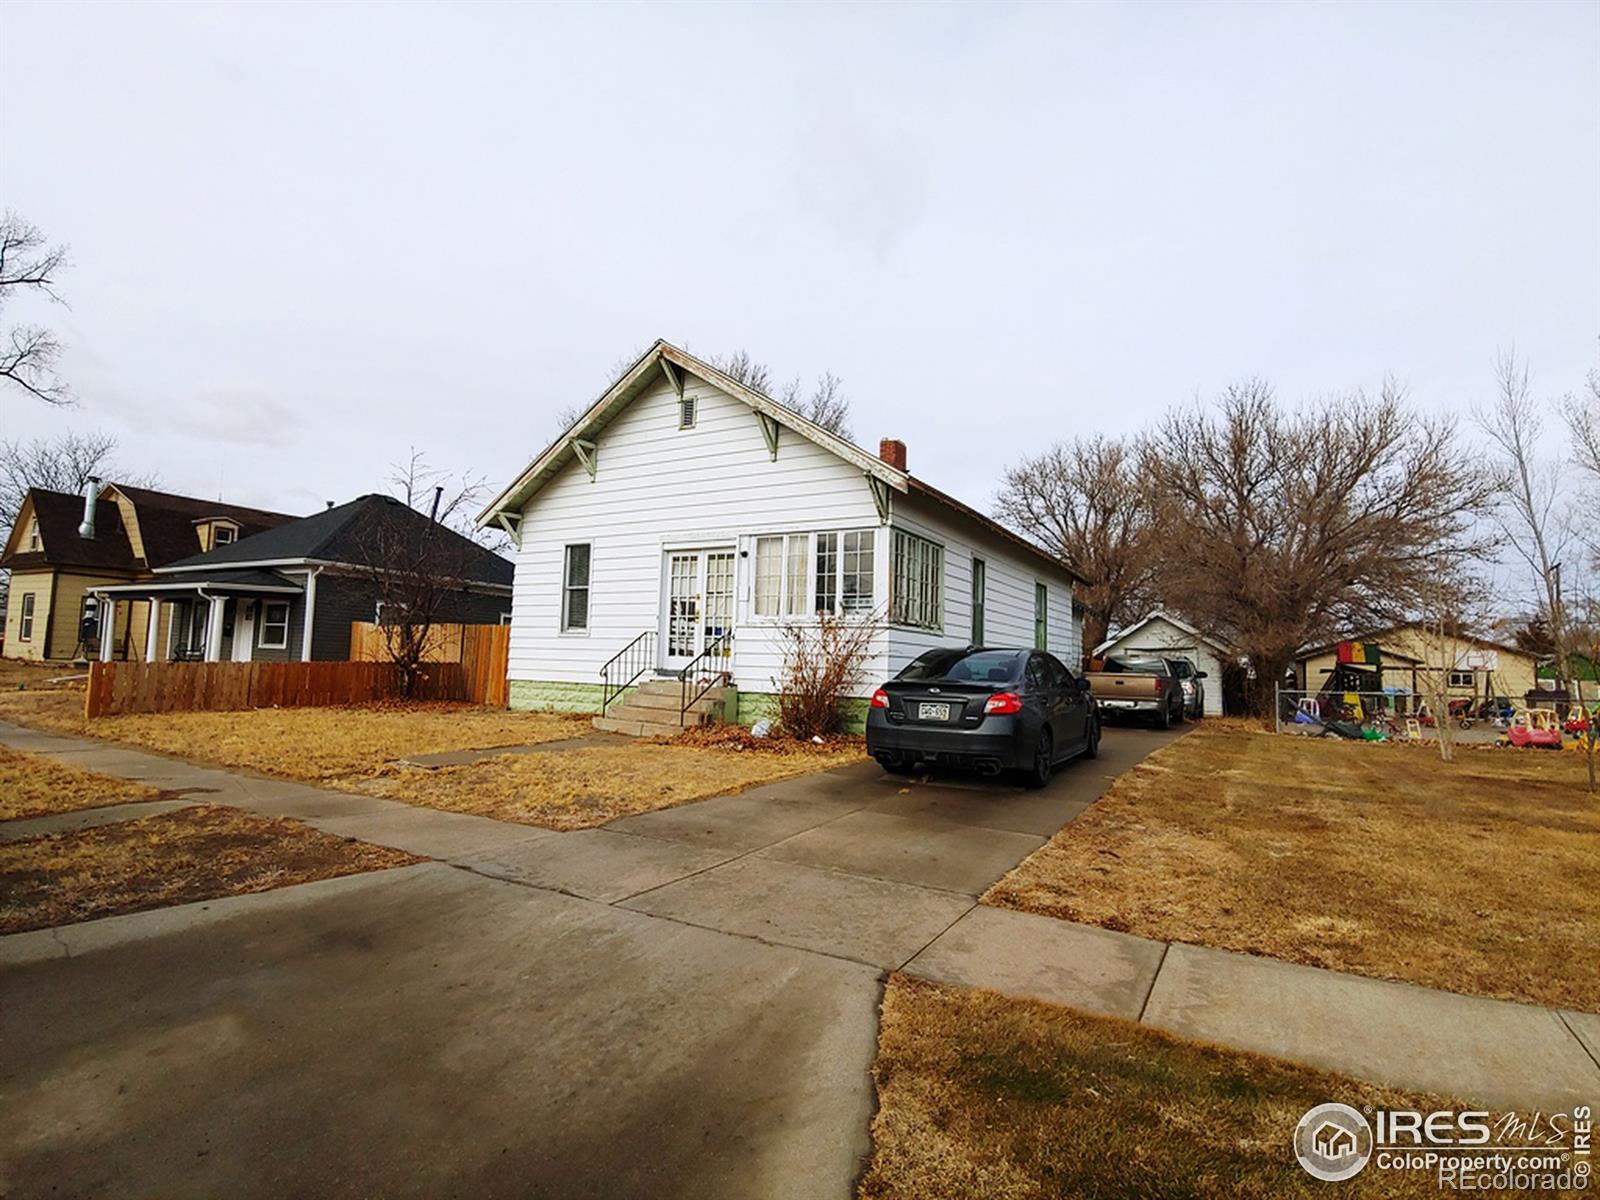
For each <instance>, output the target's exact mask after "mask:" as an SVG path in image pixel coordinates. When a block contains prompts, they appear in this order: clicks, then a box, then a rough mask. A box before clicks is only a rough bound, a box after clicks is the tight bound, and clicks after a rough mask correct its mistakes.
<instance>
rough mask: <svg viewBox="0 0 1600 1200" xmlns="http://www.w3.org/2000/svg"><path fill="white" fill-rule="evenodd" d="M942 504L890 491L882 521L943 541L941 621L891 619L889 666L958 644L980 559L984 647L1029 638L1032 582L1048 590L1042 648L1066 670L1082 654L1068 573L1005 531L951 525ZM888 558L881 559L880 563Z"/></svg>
mask: <svg viewBox="0 0 1600 1200" xmlns="http://www.w3.org/2000/svg"><path fill="white" fill-rule="evenodd" d="M947 511H948V510H947V509H944V508H942V507H935V506H934V505H933V504H931V503H928V502H925V501H922V500H918V499H914V498H912V497H909V496H902V495H899V494H896V495H895V496H894V497H893V498H892V500H891V502H890V524H891V525H892V526H895V527H898V528H901V529H905V530H906V531H908V532H910V533H915V534H918V535H920V536H922V537H925V538H928V539H930V540H931V541H935V542H938V543H939V544H940V545H942V546H943V547H944V628H943V629H942V630H940V631H932V630H926V629H911V628H906V627H904V626H899V625H895V626H891V627H890V629H889V666H890V668H891V673H892V672H893V671H898V670H899V669H900V668H901V667H903V666H905V665H906V663H908V662H910V661H911V660H912V659H913V658H915V657H916V656H917V655H919V654H921V653H922V652H923V651H925V650H931V649H933V648H934V647H936V646H964V645H966V644H967V642H968V641H970V640H971V636H972V559H973V557H974V556H976V557H978V558H981V559H983V560H984V564H985V580H986V585H985V588H984V594H985V600H984V620H983V640H984V642H985V643H986V644H987V645H990V646H1031V645H1033V599H1034V591H1033V589H1034V584H1036V583H1043V584H1045V585H1046V587H1047V588H1048V589H1049V609H1048V625H1047V636H1048V640H1049V650H1050V652H1051V653H1052V654H1054V655H1055V656H1056V657H1057V658H1059V659H1060V660H1061V661H1062V662H1064V663H1066V664H1067V665H1068V666H1069V667H1071V668H1072V669H1073V670H1077V669H1078V666H1079V663H1080V660H1081V658H1082V653H1083V650H1082V648H1083V625H1082V622H1081V621H1078V620H1074V619H1073V616H1072V578H1071V576H1070V575H1068V574H1067V573H1066V572H1065V571H1061V570H1053V569H1052V568H1051V567H1050V566H1049V564H1048V563H1045V562H1043V561H1041V560H1039V559H1036V558H1032V557H1031V556H1028V555H1026V554H1025V553H1024V552H1020V551H1018V550H1017V549H1015V548H1014V546H1013V544H1012V543H1011V542H1010V541H1009V540H1008V539H1005V538H1002V537H999V536H997V535H995V534H992V533H988V532H986V531H983V530H981V528H980V527H978V526H977V525H976V524H975V523H971V522H966V521H963V522H962V524H961V526H960V527H958V526H957V525H956V524H955V521H954V520H952V519H951V518H950V517H948V516H946V515H945V513H946V512H947ZM887 566H888V563H887V562H885V567H886V568H887Z"/></svg>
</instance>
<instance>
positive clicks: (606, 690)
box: [600, 629, 656, 717]
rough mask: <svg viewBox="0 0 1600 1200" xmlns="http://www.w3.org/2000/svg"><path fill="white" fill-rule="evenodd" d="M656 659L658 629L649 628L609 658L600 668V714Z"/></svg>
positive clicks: (602, 714)
mask: <svg viewBox="0 0 1600 1200" xmlns="http://www.w3.org/2000/svg"><path fill="white" fill-rule="evenodd" d="M655 661H656V631H655V630H654V629H647V630H645V631H644V632H643V633H641V634H640V635H639V636H638V637H636V638H634V639H633V641H631V642H629V643H628V644H627V645H626V646H624V647H623V648H622V649H621V650H618V651H617V652H616V653H615V654H613V655H612V656H611V657H610V658H608V659H607V660H606V662H605V665H603V666H602V667H601V668H600V715H601V716H602V717H603V716H605V715H606V709H607V707H609V706H610V704H611V702H612V701H613V700H615V699H616V698H617V697H618V696H620V695H622V693H623V692H625V691H627V690H628V688H629V687H631V686H632V685H633V681H634V680H635V679H637V678H639V676H641V675H643V674H644V673H645V672H646V671H648V670H649V669H650V668H651V667H652V666H654V665H655Z"/></svg>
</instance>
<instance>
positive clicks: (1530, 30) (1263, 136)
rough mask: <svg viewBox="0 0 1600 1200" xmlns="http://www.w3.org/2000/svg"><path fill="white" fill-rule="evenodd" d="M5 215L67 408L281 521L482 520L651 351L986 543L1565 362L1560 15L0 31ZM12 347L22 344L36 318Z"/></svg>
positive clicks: (71, 16) (394, 10)
mask: <svg viewBox="0 0 1600 1200" xmlns="http://www.w3.org/2000/svg"><path fill="white" fill-rule="evenodd" d="M0 45H3V46H4V51H3V54H0V204H3V205H5V206H8V207H11V208H14V209H16V210H17V211H19V212H20V213H22V214H23V215H25V216H26V217H27V218H29V219H30V220H32V221H34V222H35V223H37V224H39V225H41V226H42V227H44V229H45V230H46V231H47V232H48V233H49V234H50V235H51V237H53V238H55V239H57V240H59V241H63V242H67V243H69V244H70V245H71V249H72V258H73V263H74V265H73V268H72V270H71V272H70V273H69V274H68V275H67V276H66V279H65V293H66V295H67V297H68V299H69V301H70V303H71V310H70V311H67V310H64V309H50V310H48V311H46V312H44V313H43V314H42V315H43V317H44V318H45V319H47V320H49V321H50V322H52V323H53V325H54V327H55V328H56V329H57V330H58V332H59V333H60V334H61V336H62V337H63V338H64V339H65V340H66V341H68V342H69V343H70V345H71V352H70V355H69V357H68V358H67V360H66V363H65V366H66V370H67V373H68V375H69V377H70V380H71V382H72V383H73V385H74V386H75V387H76V389H77V391H78V393H79V394H80V396H81V397H82V404H81V406H80V407H79V408H77V409H76V410H73V411H71V412H66V413H63V412H57V411H52V410H49V409H46V408H44V407H43V406H41V405H39V404H37V403H36V402H34V401H32V400H30V399H28V398H26V397H23V396H22V395H21V394H20V393H17V392H14V391H10V392H6V393H4V394H0V427H3V433H4V434H5V435H6V436H14V435H17V434H22V435H32V434H49V433H51V432H53V431H56V430H59V429H61V428H65V427H81V428H103V429H106V430H109V431H112V432H114V433H116V434H117V435H118V436H119V437H120V438H121V439H122V442H123V453H122V458H123V460H124V462H125V463H126V464H127V465H128V466H130V467H137V468H139V469H141V470H149V471H156V472H159V474H160V475H161V476H162V478H163V479H164V481H165V482H166V483H167V485H168V486H169V487H171V488H172V489H174V490H180V491H186V492H192V493H197V494H203V495H214V494H216V493H217V491H218V489H219V487H220V489H221V491H222V493H223V495H224V496H225V497H226V498H228V499H230V500H234V501H237V502H240V503H254V504H260V505H265V506H270V507H277V508H283V509H287V510H290V511H296V512H303V511H309V510H310V509H312V508H314V507H317V506H319V505H320V503H321V501H322V500H323V499H325V498H328V499H338V500H342V499H346V498H348V497H350V496H352V495H355V494H358V493H360V492H363V491H369V490H374V489H376V488H378V487H380V486H381V485H382V478H383V476H384V474H385V472H386V464H388V463H389V462H391V461H393V460H395V459H397V458H400V457H402V456H403V455H404V453H405V450H406V447H407V446H408V445H409V444H411V443H413V442H414V443H416V444H417V445H419V446H420V447H423V448H425V449H426V450H427V452H428V453H429V455H430V456H431V457H432V458H433V459H434V460H435V461H436V462H437V463H438V464H439V465H441V466H446V467H450V468H453V469H457V470H460V469H470V470H473V471H477V472H481V473H483V474H486V475H488V476H490V477H491V478H492V479H494V480H495V481H496V482H497V483H498V482H501V481H503V480H504V479H505V478H507V477H508V476H509V475H511V474H512V473H514V472H515V471H517V470H519V469H520V468H521V467H522V466H523V465H524V464H525V462H526V461H527V459H528V458H530V457H531V456H532V454H533V453H535V452H536V451H537V450H538V449H539V448H540V447H541V446H542V445H543V444H544V442H545V441H546V440H547V438H548V436H549V435H551V434H552V433H553V432H554V426H555V414H556V413H557V412H558V411H559V410H561V409H562V408H564V407H566V406H568V405H570V404H573V403H581V402H586V401H588V400H590V399H592V398H593V397H594V396H595V395H596V394H597V393H598V392H599V391H600V390H601V389H602V388H603V386H604V385H605V384H606V383H607V382H608V381H609V380H608V376H609V372H610V370H611V368H612V366H613V364H614V363H616V361H617V360H618V359H619V358H621V357H622V356H623V355H625V354H628V353H630V352H632V351H634V350H637V349H639V348H641V347H642V346H644V345H645V344H647V343H648V342H649V341H650V340H651V339H652V338H654V337H657V336H663V337H666V338H669V339H671V340H673V341H676V342H678V343H680V344H685V345H687V346H688V347H689V349H690V350H692V351H694V352H696V353H700V354H702V355H711V354H716V353H721V352H726V351H730V350H734V349H737V348H740V347H745V348H748V349H749V350H750V351H751V352H752V353H753V354H754V355H756V356H757V357H758V358H761V359H764V360H766V361H767V362H769V363H770V364H771V366H772V367H773V368H774V370H775V372H776V373H777V374H778V375H780V376H788V375H790V374H794V373H803V374H806V375H807V376H810V375H813V374H815V373H816V372H818V371H821V370H823V369H831V370H832V371H834V372H835V373H837V374H839V375H841V376H843V378H844V380H845V384H846V390H847V392H848V393H849V395H850V396H851V397H852V399H853V401H854V426H855V433H856V436H857V440H858V441H861V442H862V443H864V444H867V445H872V446H875V445H876V439H877V438H879V437H880V436H889V435H893V436H899V437H901V438H903V439H905V440H906V442H907V443H908V444H909V446H910V459H911V467H912V469H913V470H914V471H915V472H916V473H918V474H921V475H923V476H924V477H925V478H927V479H928V480H929V481H931V482H933V483H935V484H938V485H940V486H943V487H945V488H947V489H948V490H951V491H954V492H956V493H957V494H959V495H961V496H962V497H963V498H964V499H967V500H969V501H971V502H974V503H978V504H985V505H986V504H987V503H988V500H989V498H990V496H991V494H992V490H993V484H994V480H995V478H996V476H997V475H998V473H999V472H1000V470H1001V469H1002V468H1003V467H1004V466H1005V464H1007V463H1008V462H1009V461H1011V460H1012V459H1014V458H1015V457H1016V456H1017V455H1018V454H1019V453H1021V452H1023V451H1025V450H1028V449H1033V448H1036V447H1039V446H1041V445H1043V444H1044V443H1046V442H1048V441H1050V440H1052V439H1054V438H1056V437H1059V436H1065V435H1068V434H1071V433H1074V432H1077V431H1083V430H1104V431H1108V432H1117V431H1124V430H1131V429H1134V428H1136V427H1137V426H1138V425H1139V424H1141V423H1143V422H1145V421H1146V420H1148V419H1150V418H1151V417H1152V416H1154V415H1155V414H1157V413H1159V412H1160V411H1161V410H1162V409H1163V408H1165V407H1166V406H1168V405H1170V404H1172V403H1182V402H1185V401H1187V400H1189V399H1190V398H1192V397H1193V396H1195V395H1196V394H1199V395H1201V396H1209V395H1212V394H1214V393H1215V392H1216V391H1217V390H1218V389H1219V388H1221V387H1222V386H1223V385H1224V384H1226V383H1227V382H1229V381H1231V380H1235V379H1239V378H1242V377H1245V376H1249V375H1260V376H1264V377H1266V378H1268V379H1270V380H1272V381H1273V382H1274V383H1275V384H1276V386H1277V388H1278V390H1279V392H1280V394H1281V395H1283V396H1285V397H1289V398H1304V397H1310V396H1316V395H1321V394H1327V393H1333V392H1338V391H1343V390H1345V389H1349V388H1352V387H1357V386H1366V387H1375V386H1376V385H1377V384H1378V383H1379V382H1380V381H1381V379H1382V377H1383V376H1384V375H1385V373H1391V372H1392V373H1394V374H1395V375H1397V376H1398V377H1400V378H1401V379H1402V380H1403V381H1405V382H1406V383H1407V384H1409V386H1410V388H1411V390H1412V394H1413V396H1414V397H1415V398H1416V399H1417V400H1418V401H1419V402H1420V403H1423V404H1426V405H1428V406H1445V407H1449V408H1452V409H1456V410H1459V411H1462V412H1463V413H1464V412H1465V411H1466V409H1467V407H1468V405H1469V404H1470V403H1471V402H1472V401H1473V400H1475V399H1482V398H1484V397H1486V396H1487V395H1488V393H1489V390H1490V387H1491V384H1492V377H1491V367H1492V363H1493V359H1494V356H1495V353H1496V350H1497V348H1499V347H1502V346H1507V345H1510V344H1511V343H1513V342H1514V343H1515V344H1516V346H1517V348H1518V350H1519V352H1520V353H1521V354H1522V355H1523V356H1524V357H1525V358H1526V359H1527V360H1528V361H1529V362H1530V363H1531V364H1532V366H1533V370H1534V384H1535V387H1536V389H1538V390H1539V391H1540V392H1542V393H1548V394H1551V395H1557V394H1559V393H1561V392H1564V391H1568V390H1571V389H1573V388H1575V387H1577V386H1578V385H1579V383H1580V382H1581V380H1582V377H1583V373H1584V371H1585V370H1586V369H1588V368H1589V367H1592V366H1594V365H1596V364H1597V363H1600V341H1597V337H1600V69H1597V68H1600V4H1595V3H1592V2H1591V3H1564V4H1538V3H1515V4H1506V5H1498V4H1476V5H1447V4H1420V3H1419V4H1384V5H1379V4H1337V5H1335V4H1328V5H1298V4H1297V5H1279V6H1269V5H1261V4H1257V5H1245V6H1238V7H1229V6H1225V5H1219V4H1205V5H1172V6H1164V5H1158V4H1152V3H1144V4H1129V5H1121V6H1091V5H1078V6H1071V7H1068V6H1048V7H1047V6H1043V5H1038V6H1034V5H1025V6H1002V5H993V4H985V5H982V6H977V5H973V6H944V5H942V6H926V7H917V6H910V5H897V6H890V5H876V6H859V7H857V6H849V7H845V6H830V5H822V4H810V5H803V6H801V5H796V6H782V5H759V6H756V5H750V6H741V5H733V4H719V5H710V4H705V5H683V6H671V5H649V6H645V5H628V6H602V5H592V6H557V5H538V6H535V5H521V6H511V5H485V6H473V5H464V4H452V5H448V6H444V5H440V6H430V5H422V4H409V5H398V6H384V5H379V4H363V5H359V6H356V5H350V6H332V5H323V6H315V7H313V6H310V5H287V4H284V5H273V6H260V7H255V6H249V5H242V4H228V5H224V6H216V7H211V6H204V5H198V4H190V5H182V6H157V7H147V6H141V5H134V4H116V5H111V4H92V5H91V4H62V3H52V4H47V5H34V4H28V3H17V2H15V0H7V3H5V4H4V6H3V7H0ZM30 315H32V314H30Z"/></svg>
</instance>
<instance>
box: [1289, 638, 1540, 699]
mask: <svg viewBox="0 0 1600 1200" xmlns="http://www.w3.org/2000/svg"><path fill="white" fill-rule="evenodd" d="M1346 643H1350V644H1362V645H1366V646H1369V647H1374V648H1375V650H1374V653H1375V654H1376V657H1377V662H1375V663H1363V662H1349V661H1342V660H1341V657H1340V653H1339V647H1340V645H1342V644H1346ZM1537 665H1538V656H1537V655H1534V654H1529V653H1528V652H1527V651H1525V650H1522V649H1520V648H1519V647H1517V646H1513V645H1509V644H1506V643H1502V642H1496V641H1491V640H1490V639H1488V638H1481V637H1477V636H1475V635H1473V634H1469V633H1466V632H1461V631H1457V632H1453V633H1450V634H1449V635H1448V636H1446V637H1444V638H1441V637H1440V636H1439V635H1438V634H1437V633H1436V632H1435V631H1434V629H1433V628H1432V627H1431V626H1428V625H1425V624H1421V623H1417V622H1412V623H1410V624H1405V625H1392V626H1389V627H1388V628H1385V629H1375V630H1372V631H1370V632H1367V633H1362V634H1359V635H1356V636H1353V637H1350V638H1346V639H1344V642H1330V643H1328V644H1326V645H1322V646H1310V647H1307V648H1306V649H1304V650H1302V651H1300V653H1299V654H1297V655H1296V656H1295V661H1294V673H1295V683H1296V686H1297V687H1299V688H1301V689H1303V690H1306V691H1311V692H1318V691H1327V690H1330V689H1332V690H1340V689H1342V690H1348V691H1369V690H1370V691H1379V690H1383V689H1385V688H1396V687H1398V688H1401V689H1404V690H1407V691H1411V692H1418V693H1420V692H1422V691H1423V690H1424V688H1425V681H1427V680H1428V678H1429V676H1430V673H1438V672H1443V673H1444V675H1445V679H1444V683H1445V687H1444V691H1445V692H1446V693H1447V694H1448V696H1449V697H1450V698H1451V699H1454V700H1472V699H1480V700H1481V699H1482V698H1483V697H1484V696H1485V695H1491V696H1502V697H1506V698H1509V699H1511V700H1514V701H1518V702H1521V701H1522V700H1523V699H1524V698H1525V697H1526V696H1527V694H1528V693H1529V692H1530V691H1533V690H1534V689H1535V688H1537V687H1538V680H1537V678H1536V674H1537V671H1536V668H1537ZM1357 685H1359V686H1357Z"/></svg>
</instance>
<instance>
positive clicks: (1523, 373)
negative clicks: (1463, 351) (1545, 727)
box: [1476, 351, 1582, 688]
mask: <svg viewBox="0 0 1600 1200" xmlns="http://www.w3.org/2000/svg"><path fill="white" fill-rule="evenodd" d="M1495 382H1496V395H1495V399H1494V402H1493V403H1492V404H1491V405H1489V406H1488V407H1487V408H1484V409H1480V410H1478V411H1477V413H1476V416H1477V422H1478V426H1479V427H1480V428H1481V429H1482V430H1483V432H1484V433H1485V434H1486V435H1487V436H1488V438H1489V440H1490V442H1491V443H1493V445H1494V447H1495V450H1496V453H1497V456H1498V458H1499V467H1500V470H1501V472H1502V473H1503V477H1504V490H1503V491H1502V492H1501V494H1500V499H1499V502H1498V503H1497V504H1496V506H1495V510H1494V511H1495V517H1496V519H1497V520H1498V522H1499V524H1500V528H1501V530H1502V532H1503V533H1504V535H1505V539H1504V540H1505V544H1506V545H1508V546H1510V547H1511V549H1512V550H1513V551H1515V552H1516V555H1517V557H1518V558H1520V559H1521V560H1522V561H1523V562H1524V563H1525V564H1526V565H1527V568H1528V570H1529V571H1530V572H1531V573H1532V575H1533V578H1534V581H1535V588H1536V591H1537V594H1538V596H1539V606H1540V610H1541V612H1542V613H1543V614H1544V615H1545V619H1546V620H1547V621H1548V623H1549V627H1550V641H1551V643H1552V644H1553V646H1554V648H1555V657H1556V686H1557V687H1559V688H1566V687H1567V682H1568V681H1567V661H1566V659H1567V638H1566V618H1565V614H1564V613H1563V612H1562V603H1561V576H1560V569H1561V564H1562V560H1563V559H1564V558H1565V557H1566V551H1567V548H1568V547H1569V546H1570V544H1571V540H1572V535H1571V530H1570V527H1569V526H1568V525H1567V523H1566V520H1565V512H1564V510H1563V509H1562V508H1561V507H1560V500H1561V488H1560V476H1559V474H1558V472H1557V470H1556V465H1555V464H1554V463H1546V462H1543V461H1541V460H1540V459H1539V456H1538V444H1537V443H1538V436H1539V425H1540V413H1539V410H1538V408H1537V406H1536V405H1535V403H1534V400H1533V394H1532V392H1531V390H1530V389H1529V387H1528V368H1527V367H1526V366H1524V365H1520V364H1518V362H1517V360H1516V355H1515V353H1514V352H1511V351H1507V352H1506V353H1504V354H1502V355H1501V356H1500V358H1499V360H1498V361H1497V362H1496V363H1495ZM1578 449H1579V452H1580V453H1581V452H1582V444H1581V442H1580V443H1579V447H1578Z"/></svg>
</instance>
